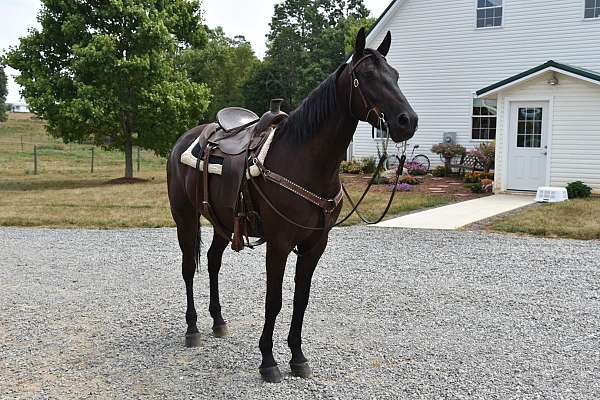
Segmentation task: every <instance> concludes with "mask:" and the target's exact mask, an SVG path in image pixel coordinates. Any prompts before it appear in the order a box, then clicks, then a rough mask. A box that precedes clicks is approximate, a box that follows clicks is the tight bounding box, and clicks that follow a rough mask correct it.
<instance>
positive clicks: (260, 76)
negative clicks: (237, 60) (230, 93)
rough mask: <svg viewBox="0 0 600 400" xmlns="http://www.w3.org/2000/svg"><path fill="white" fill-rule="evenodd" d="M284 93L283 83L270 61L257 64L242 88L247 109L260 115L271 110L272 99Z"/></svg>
mask: <svg viewBox="0 0 600 400" xmlns="http://www.w3.org/2000/svg"><path fill="white" fill-rule="evenodd" d="M282 93H284V89H283V81H281V80H279V79H277V78H276V77H275V74H274V68H273V65H272V64H271V62H270V61H269V60H268V59H267V60H265V61H263V62H261V63H258V64H256V66H255V67H254V69H253V71H252V73H251V75H250V77H249V78H248V80H247V81H246V82H245V83H244V85H243V87H242V95H243V96H244V104H245V107H246V108H249V109H250V110H253V111H255V112H257V113H258V114H259V115H261V114H262V113H264V112H265V111H267V110H268V109H269V105H270V101H271V99H274V98H280V97H281V96H282Z"/></svg>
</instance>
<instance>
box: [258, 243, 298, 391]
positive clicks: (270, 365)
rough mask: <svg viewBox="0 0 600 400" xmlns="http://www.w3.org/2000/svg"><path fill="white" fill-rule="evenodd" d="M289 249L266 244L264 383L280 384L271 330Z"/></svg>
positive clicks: (263, 339) (278, 304) (263, 336)
mask: <svg viewBox="0 0 600 400" xmlns="http://www.w3.org/2000/svg"><path fill="white" fill-rule="evenodd" d="M290 252H291V247H289V248H285V246H281V245H273V244H271V243H268V244H267V296H266V300H265V325H264V327H263V331H262V335H261V336H260V342H259V347H260V352H261V353H262V363H261V364H260V368H259V371H260V374H261V375H262V377H263V379H264V380H265V381H266V382H274V383H276V382H281V372H280V371H279V367H278V366H277V362H276V361H275V357H273V329H274V328H275V320H276V319H277V315H278V314H279V311H281V289H282V284H283V275H284V272H285V263H286V261H287V258H288V255H289V254H290Z"/></svg>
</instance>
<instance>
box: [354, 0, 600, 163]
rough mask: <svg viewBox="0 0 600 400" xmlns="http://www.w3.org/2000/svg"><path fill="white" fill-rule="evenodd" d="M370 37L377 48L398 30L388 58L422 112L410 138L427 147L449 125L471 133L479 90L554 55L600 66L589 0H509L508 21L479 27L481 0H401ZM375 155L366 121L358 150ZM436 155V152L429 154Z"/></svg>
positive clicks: (598, 33)
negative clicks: (589, 17) (585, 16)
mask: <svg viewBox="0 0 600 400" xmlns="http://www.w3.org/2000/svg"><path fill="white" fill-rule="evenodd" d="M398 1H400V2H401V3H399V5H398V6H397V7H396V8H394V9H392V10H391V14H390V15H389V16H387V17H386V18H384V19H383V20H382V21H381V25H380V26H379V27H378V28H377V29H375V30H374V34H373V35H371V36H372V37H371V36H370V37H369V39H368V46H369V47H372V48H377V46H378V45H379V43H380V42H381V41H382V40H383V37H384V35H385V33H386V31H387V30H390V31H391V32H392V48H391V50H390V54H389V55H388V60H389V62H390V64H391V65H392V66H394V67H395V68H396V69H397V70H398V71H399V72H400V81H399V84H400V88H401V89H402V91H403V92H404V94H405V95H406V96H407V98H408V99H409V101H410V102H411V104H412V105H413V107H414V109H415V111H416V112H417V113H418V114H419V131H418V132H417V134H416V135H415V137H414V138H413V139H412V140H411V144H420V145H421V149H422V150H429V148H431V146H432V145H434V144H436V143H439V142H440V141H441V138H442V134H443V132H457V139H458V142H459V143H460V144H462V145H464V146H466V147H472V146H473V145H477V144H478V143H477V142H475V141H472V140H471V106H472V98H473V92H474V91H475V90H478V89H481V88H483V87H485V86H488V85H490V84H493V83H496V82H498V81H500V80H502V79H505V78H508V77H510V76H512V75H515V74H517V73H520V72H523V71H525V70H527V69H529V68H532V67H535V66H537V65H540V64H543V63H544V62H546V61H548V60H550V59H553V60H555V61H557V62H561V63H566V64H572V65H574V66H577V67H581V68H587V69H591V70H596V71H600V50H599V44H598V43H599V38H600V20H584V19H583V9H584V2H583V0H553V1H547V0H528V1H525V0H504V15H503V26H502V27H501V28H488V29H476V28H475V14H476V12H475V7H476V3H477V2H476V0H454V1H451V2H449V1H447V0H444V1H442V0H429V1H422V0H404V1H402V0H398ZM374 154H376V147H375V143H374V141H373V139H372V138H371V130H370V128H369V127H368V126H366V124H360V125H359V128H358V130H357V132H356V134H355V136H354V144H353V156H354V157H357V158H361V157H366V156H371V155H374ZM431 159H432V161H433V162H436V161H438V162H439V158H438V157H437V156H433V155H432V157H431Z"/></svg>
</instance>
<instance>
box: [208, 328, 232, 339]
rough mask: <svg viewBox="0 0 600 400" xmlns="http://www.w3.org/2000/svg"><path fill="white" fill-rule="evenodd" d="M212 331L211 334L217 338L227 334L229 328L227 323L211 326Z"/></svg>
mask: <svg viewBox="0 0 600 400" xmlns="http://www.w3.org/2000/svg"><path fill="white" fill-rule="evenodd" d="M212 331H213V335H215V337H218V338H222V337H225V336H229V329H227V325H219V326H213V327H212Z"/></svg>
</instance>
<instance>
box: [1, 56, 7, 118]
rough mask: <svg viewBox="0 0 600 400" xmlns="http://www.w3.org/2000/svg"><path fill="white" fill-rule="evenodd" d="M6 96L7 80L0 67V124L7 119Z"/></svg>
mask: <svg viewBox="0 0 600 400" xmlns="http://www.w3.org/2000/svg"><path fill="white" fill-rule="evenodd" d="M7 95H8V80H7V79H6V73H5V72H4V66H2V65H0V122H4V121H6V119H7V117H8V116H7V113H6V96H7Z"/></svg>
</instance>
